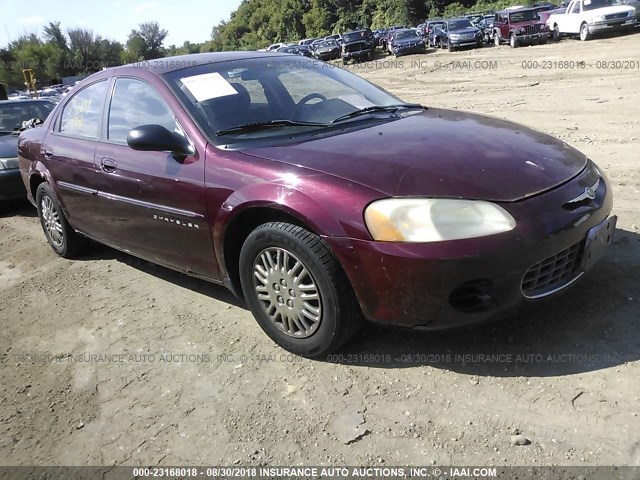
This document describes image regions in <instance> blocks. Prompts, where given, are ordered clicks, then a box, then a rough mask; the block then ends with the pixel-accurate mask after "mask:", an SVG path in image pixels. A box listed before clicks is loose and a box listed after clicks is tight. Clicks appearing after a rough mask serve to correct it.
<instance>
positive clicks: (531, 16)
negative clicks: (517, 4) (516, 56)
mask: <svg viewBox="0 0 640 480" xmlns="http://www.w3.org/2000/svg"><path fill="white" fill-rule="evenodd" d="M550 37H551V32H550V31H549V28H548V27H547V25H546V24H545V22H543V21H542V20H540V16H539V14H538V10H536V9H535V8H521V9H519V10H503V11H501V12H496V15H495V20H494V23H493V41H494V42H495V44H496V46H500V44H501V43H503V42H509V45H511V47H512V48H516V47H519V46H520V45H532V44H544V43H547V40H549V38H550Z"/></svg>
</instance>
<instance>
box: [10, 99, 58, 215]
mask: <svg viewBox="0 0 640 480" xmlns="http://www.w3.org/2000/svg"><path fill="white" fill-rule="evenodd" d="M54 107H55V104H53V103H51V102H50V101H48V100H2V101H0V202H5V201H7V200H17V199H20V198H26V196H27V192H25V190H24V185H23V183H22V178H21V177H20V169H19V168H18V133H19V130H20V129H21V128H22V124H23V122H26V121H29V120H32V119H34V118H37V119H39V120H43V121H44V120H45V119H46V118H47V116H48V115H49V113H50V112H51V111H52V110H53V108H54Z"/></svg>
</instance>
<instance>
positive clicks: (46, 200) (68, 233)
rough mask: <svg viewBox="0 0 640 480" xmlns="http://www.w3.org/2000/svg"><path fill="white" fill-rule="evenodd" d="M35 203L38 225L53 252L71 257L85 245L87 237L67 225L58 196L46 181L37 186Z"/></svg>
mask: <svg viewBox="0 0 640 480" xmlns="http://www.w3.org/2000/svg"><path fill="white" fill-rule="evenodd" d="M36 205H37V207H38V217H39V218H40V225H42V230H43V231H44V234H45V236H46V237H47V242H49V245H51V248H53V251H54V252H56V253H57V254H58V255H60V256H61V257H64V258H71V257H73V256H74V255H76V254H77V253H78V252H80V251H81V250H82V249H83V248H84V247H85V246H86V244H87V243H88V242H87V239H86V238H85V237H83V236H82V235H80V234H78V233H76V231H75V230H74V229H73V227H71V225H69V222H67V219H66V218H65V216H64V213H63V212H62V208H61V207H60V202H59V201H58V197H57V196H56V194H55V192H54V191H53V190H52V189H51V187H50V186H49V185H48V184H47V183H41V184H40V186H39V187H38V190H37V191H36Z"/></svg>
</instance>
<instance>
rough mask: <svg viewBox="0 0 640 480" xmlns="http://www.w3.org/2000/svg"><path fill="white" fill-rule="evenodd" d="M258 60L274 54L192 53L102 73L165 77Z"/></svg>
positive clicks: (249, 52)
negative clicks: (192, 69)
mask: <svg viewBox="0 0 640 480" xmlns="http://www.w3.org/2000/svg"><path fill="white" fill-rule="evenodd" d="M274 45H282V46H287V44H286V43H276V44H274ZM256 58H273V53H269V52H258V51H238V52H208V53H192V54H189V55H177V56H175V57H167V58H161V59H157V60H143V61H140V62H136V63H130V64H128V65H122V66H120V67H114V68H113V69H109V68H108V69H106V70H102V71H101V72H113V70H114V69H115V70H118V69H125V68H127V69H128V68H131V67H133V68H136V69H143V70H149V71H152V72H153V73H155V74H157V75H163V74H165V73H169V72H175V71H177V70H182V69H184V68H189V67H197V66H200V65H207V64H215V63H222V62H229V61H233V60H252V59H256Z"/></svg>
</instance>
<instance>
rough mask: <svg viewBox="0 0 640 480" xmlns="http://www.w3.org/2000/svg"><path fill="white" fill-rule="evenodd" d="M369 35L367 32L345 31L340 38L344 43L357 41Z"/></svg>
mask: <svg viewBox="0 0 640 480" xmlns="http://www.w3.org/2000/svg"><path fill="white" fill-rule="evenodd" d="M368 37H369V35H368V34H367V32H355V33H347V34H345V35H343V36H342V40H344V43H350V42H358V41H360V40H366V39H367V38H368Z"/></svg>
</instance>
